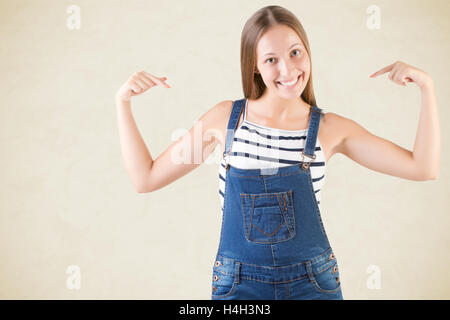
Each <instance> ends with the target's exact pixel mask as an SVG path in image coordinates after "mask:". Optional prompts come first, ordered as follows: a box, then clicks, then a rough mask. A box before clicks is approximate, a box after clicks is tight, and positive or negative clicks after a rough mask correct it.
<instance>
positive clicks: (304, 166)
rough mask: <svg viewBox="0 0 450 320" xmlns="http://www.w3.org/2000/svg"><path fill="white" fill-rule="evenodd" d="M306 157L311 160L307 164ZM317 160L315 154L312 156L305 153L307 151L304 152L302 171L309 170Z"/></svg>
mask: <svg viewBox="0 0 450 320" xmlns="http://www.w3.org/2000/svg"><path fill="white" fill-rule="evenodd" d="M305 157H307V158H310V159H311V161H309V162H305ZM315 159H316V155H315V154H313V155H312V156H310V155H308V154H306V153H305V150H303V151H302V169H303V170H306V169H308V168H309V164H310V163H311V162H312V161H313V160H315Z"/></svg>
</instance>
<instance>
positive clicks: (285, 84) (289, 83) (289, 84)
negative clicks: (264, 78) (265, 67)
mask: <svg viewBox="0 0 450 320" xmlns="http://www.w3.org/2000/svg"><path fill="white" fill-rule="evenodd" d="M302 76H303V73H301V74H300V75H299V76H298V77H297V79H295V80H294V81H282V82H281V81H276V83H277V85H278V86H280V87H283V88H293V87H295V86H296V85H297V84H298V83H300V82H301V81H299V79H300V78H302Z"/></svg>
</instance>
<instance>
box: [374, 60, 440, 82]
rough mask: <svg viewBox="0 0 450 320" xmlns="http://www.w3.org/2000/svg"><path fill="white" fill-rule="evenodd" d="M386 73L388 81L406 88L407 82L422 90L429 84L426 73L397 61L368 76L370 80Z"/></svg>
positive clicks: (429, 78)
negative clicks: (387, 73)
mask: <svg viewBox="0 0 450 320" xmlns="http://www.w3.org/2000/svg"><path fill="white" fill-rule="evenodd" d="M386 72H389V76H388V77H389V79H391V80H392V81H394V82H395V83H397V84H399V85H401V86H406V83H407V82H414V83H415V84H416V85H418V86H419V87H420V88H424V87H425V86H426V85H428V84H429V83H430V82H431V77H430V76H429V75H428V73H426V72H425V71H422V70H420V69H418V68H416V67H413V66H410V65H409V64H406V63H404V62H401V61H397V62H395V63H393V64H391V65H389V66H387V67H384V68H383V69H381V70H379V71H377V72H375V73H373V74H372V75H370V78H375V77H377V76H379V75H381V74H383V73H386Z"/></svg>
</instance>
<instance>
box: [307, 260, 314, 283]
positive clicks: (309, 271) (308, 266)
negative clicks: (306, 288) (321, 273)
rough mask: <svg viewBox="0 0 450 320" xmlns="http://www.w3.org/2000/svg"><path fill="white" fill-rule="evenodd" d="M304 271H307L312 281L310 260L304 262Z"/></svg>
mask: <svg viewBox="0 0 450 320" xmlns="http://www.w3.org/2000/svg"><path fill="white" fill-rule="evenodd" d="M306 271H307V272H308V278H309V280H310V281H314V274H313V271H312V267H311V261H307V262H306Z"/></svg>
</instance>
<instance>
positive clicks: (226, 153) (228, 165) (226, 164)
mask: <svg viewBox="0 0 450 320" xmlns="http://www.w3.org/2000/svg"><path fill="white" fill-rule="evenodd" d="M230 153H231V150H230V151H228V152H225V151H224V152H223V155H222V159H224V160H225V169H228V168H229V167H230V164H229V163H228V161H227V158H225V156H227V155H228V158H229V157H230Z"/></svg>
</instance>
